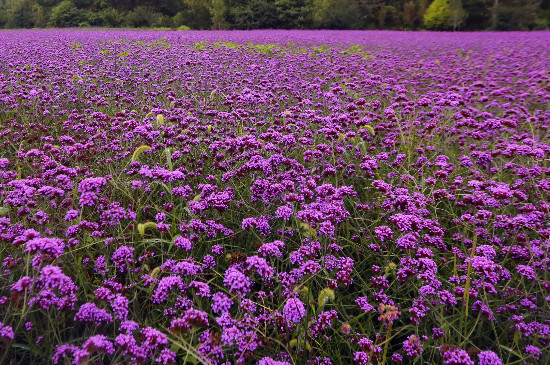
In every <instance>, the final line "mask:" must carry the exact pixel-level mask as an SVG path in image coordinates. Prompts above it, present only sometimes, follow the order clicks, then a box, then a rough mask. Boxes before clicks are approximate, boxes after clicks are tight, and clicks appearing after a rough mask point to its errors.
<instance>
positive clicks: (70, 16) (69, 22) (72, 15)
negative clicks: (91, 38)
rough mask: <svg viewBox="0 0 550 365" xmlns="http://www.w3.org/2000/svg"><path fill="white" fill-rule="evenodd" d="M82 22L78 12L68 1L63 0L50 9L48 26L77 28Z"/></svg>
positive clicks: (82, 17) (80, 13)
mask: <svg viewBox="0 0 550 365" xmlns="http://www.w3.org/2000/svg"><path fill="white" fill-rule="evenodd" d="M83 20H84V16H83V14H82V12H81V11H80V10H78V8H77V7H76V6H75V5H74V4H73V3H72V1H70V0H64V1H62V2H60V3H59V4H58V5H56V6H54V7H53V8H52V12H51V13H50V20H49V21H48V26H50V27H77V26H78V25H79V24H80V23H81V22H82V21H83Z"/></svg>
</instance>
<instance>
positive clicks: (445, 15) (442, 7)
mask: <svg viewBox="0 0 550 365" xmlns="http://www.w3.org/2000/svg"><path fill="white" fill-rule="evenodd" d="M450 19H451V9H450V8H449V3H448V1H447V0H434V1H433V2H432V3H431V4H430V6H429V7H428V9H426V13H425V14H424V25H425V26H426V28H428V29H436V30H441V29H445V28H446V27H447V25H448V23H449V20H450Z"/></svg>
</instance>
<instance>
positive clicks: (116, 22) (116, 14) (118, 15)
mask: <svg viewBox="0 0 550 365" xmlns="http://www.w3.org/2000/svg"><path fill="white" fill-rule="evenodd" d="M100 15H101V17H102V18H103V25H105V26H107V27H119V26H121V25H122V23H123V22H124V13H123V12H121V11H120V10H117V9H114V8H106V9H103V10H102V11H101V12H100Z"/></svg>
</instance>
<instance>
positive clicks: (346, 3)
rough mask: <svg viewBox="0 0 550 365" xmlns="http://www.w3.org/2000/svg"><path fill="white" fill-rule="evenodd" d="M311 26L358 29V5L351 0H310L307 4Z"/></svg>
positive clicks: (359, 22)
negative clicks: (310, 16)
mask: <svg viewBox="0 0 550 365" xmlns="http://www.w3.org/2000/svg"><path fill="white" fill-rule="evenodd" d="M309 6H310V8H309V11H311V15H312V19H313V26H314V27H315V28H323V29H359V28H360V27H361V15H360V11H359V6H358V5H357V3H356V2H354V1H351V0H312V2H311V3H310V4H309Z"/></svg>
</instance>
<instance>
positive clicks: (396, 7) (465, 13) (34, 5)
mask: <svg viewBox="0 0 550 365" xmlns="http://www.w3.org/2000/svg"><path fill="white" fill-rule="evenodd" d="M88 26H102V27H112V28H118V27H125V28H165V29H179V30H188V29H216V30H222V29H259V28H262V29H396V30H421V29H429V30H468V31H469V30H542V29H549V27H550V0H63V1H60V0H0V27H1V28H44V27H88Z"/></svg>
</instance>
